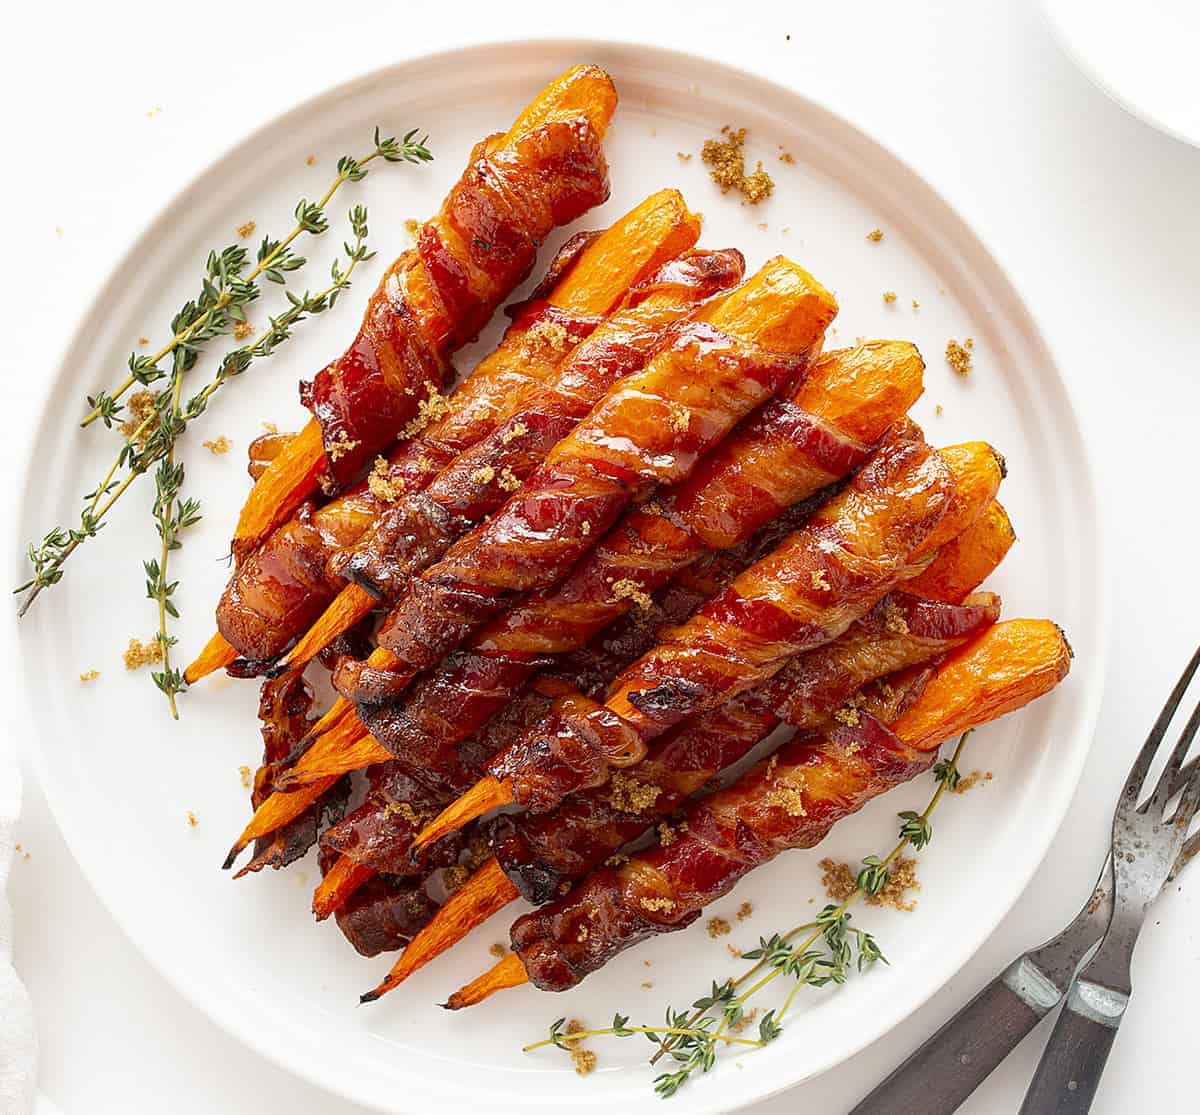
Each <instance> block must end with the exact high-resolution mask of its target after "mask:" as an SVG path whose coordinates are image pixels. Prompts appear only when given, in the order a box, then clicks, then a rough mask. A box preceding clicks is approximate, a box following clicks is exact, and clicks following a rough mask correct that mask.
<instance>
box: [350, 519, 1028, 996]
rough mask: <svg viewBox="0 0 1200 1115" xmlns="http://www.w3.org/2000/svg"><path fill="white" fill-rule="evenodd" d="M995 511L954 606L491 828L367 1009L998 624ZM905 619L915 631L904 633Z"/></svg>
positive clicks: (878, 620) (870, 626) (802, 670)
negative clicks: (488, 925)
mask: <svg viewBox="0 0 1200 1115" xmlns="http://www.w3.org/2000/svg"><path fill="white" fill-rule="evenodd" d="M992 509H995V510H996V511H997V512H998V514H993V513H992ZM992 509H989V511H988V512H987V513H985V514H984V515H982V516H981V517H980V518H979V519H978V520H977V521H976V522H975V523H973V524H972V525H971V526H970V527H968V528H967V529H966V530H965V531H964V532H963V534H962V535H960V536H959V539H956V541H960V540H961V544H960V545H957V546H954V547H951V546H950V545H949V544H948V545H946V546H943V547H942V549H941V550H939V552H938V556H937V558H936V559H935V560H934V563H933V564H932V565H931V566H930V567H929V569H928V570H927V571H926V573H927V574H935V575H936V577H937V580H938V582H939V584H940V585H941V588H942V591H943V594H944V595H945V600H944V601H941V602H934V601H931V600H929V599H925V598H919V597H916V596H914V595H913V594H911V593H910V592H908V591H907V590H908V589H910V588H911V587H912V583H911V582H909V583H906V584H905V585H904V587H903V590H898V591H896V592H894V593H891V594H890V595H889V596H887V597H885V598H884V599H883V600H882V601H880V602H879V604H877V605H876V606H875V608H873V609H872V611H871V612H869V613H868V614H867V615H866V616H864V617H863V618H862V619H860V620H858V621H857V622H856V623H854V624H853V625H852V626H851V627H850V628H849V629H848V630H847V631H846V632H844V633H843V634H842V636H841V637H840V638H838V639H835V640H834V641H833V642H832V643H827V644H825V645H824V646H821V647H817V648H815V649H814V650H811V651H809V652H807V653H806V654H802V655H799V656H798V657H797V658H795V659H793V660H792V661H791V662H790V663H788V665H787V666H785V667H784V669H783V670H781V671H780V673H778V674H776V675H775V677H773V678H771V679H770V680H769V681H767V682H766V683H765V684H764V685H762V686H760V687H759V688H758V689H756V690H751V691H750V692H749V693H746V694H743V695H742V697H740V698H735V699H734V700H733V701H731V702H729V703H727V704H726V705H723V706H722V707H721V708H719V709H717V710H716V711H715V712H712V713H708V714H706V715H704V716H700V717H697V718H696V719H694V720H691V721H687V722H685V723H684V724H683V725H680V726H679V727H677V728H675V729H673V730H672V731H670V732H668V733H667V734H666V735H664V736H662V737H661V738H660V739H658V740H656V741H655V743H654V744H653V745H652V746H651V749H650V751H649V752H648V753H647V755H646V758H645V759H643V760H642V762H640V763H638V764H637V765H636V766H634V767H632V768H631V769H630V770H629V772H628V775H627V776H622V777H621V778H619V779H618V780H616V781H613V782H610V783H609V784H606V785H605V786H600V787H596V788H594V789H591V790H587V791H584V792H583V793H580V794H576V795H573V796H572V797H570V798H568V799H567V800H566V801H565V802H563V804H562V805H560V806H559V807H558V808H557V809H556V810H554V811H553V812H551V813H525V814H518V815H514V814H502V815H500V816H499V817H497V818H496V819H495V820H494V821H493V822H492V823H491V825H490V828H491V834H492V844H493V848H494V850H495V855H494V857H493V858H492V859H491V860H490V861H488V862H487V863H485V864H483V865H482V866H481V867H480V868H479V870H478V871H476V872H475V874H474V875H472V876H471V878H469V879H468V880H467V881H466V882H465V883H463V885H462V886H461V887H460V888H459V889H458V890H457V891H456V892H455V894H454V895H453V896H451V898H450V899H449V900H448V901H447V903H446V905H445V906H444V907H443V909H442V910H439V912H438V913H437V914H436V915H434V917H433V919H432V920H431V921H430V923H429V924H428V926H426V927H425V928H424V929H422V930H421V932H420V933H419V934H417V936H416V937H414V938H413V940H412V942H411V943H410V945H409V946H408V947H407V948H406V950H405V952H404V955H403V956H401V958H400V959H399V960H398V961H397V962H396V964H395V966H394V967H393V968H392V970H391V972H389V973H388V976H387V978H386V979H385V980H384V981H383V982H382V983H381V984H380V985H379V986H378V987H377V988H376V989H375V990H374V991H373V992H371V993H369V995H368V996H367V998H368V999H374V998H378V997H379V996H380V995H383V994H386V992H388V991H390V990H392V989H393V988H394V987H396V986H398V985H399V984H400V983H402V982H403V981H404V980H405V979H407V978H408V976H410V975H411V974H412V973H413V972H415V971H416V970H417V969H418V968H421V967H423V966H424V965H425V964H427V963H429V961H430V960H432V959H433V958H434V957H436V956H439V955H440V954H441V953H442V952H444V951H446V950H447V949H449V948H450V947H452V946H453V945H454V944H455V943H457V942H458V941H459V940H461V939H462V937H464V936H465V935H466V934H467V933H468V932H470V930H471V929H473V928H474V927H475V926H476V925H478V924H480V923H481V922H482V921H483V920H484V919H485V918H486V917H490V916H491V914H492V913H494V912H495V911H496V910H498V909H500V908H501V907H502V906H504V905H506V904H507V903H509V902H511V901H514V900H515V899H516V898H517V897H519V896H524V897H525V898H526V899H528V900H529V901H531V902H535V903H542V902H546V901H549V900H550V899H551V898H555V897H557V896H559V895H560V894H561V893H562V889H563V887H564V886H566V885H569V884H570V883H571V882H572V881H574V880H575V879H577V878H579V877H580V876H582V875H584V874H585V873H586V872H588V871H590V870H592V869H593V868H595V867H599V866H600V865H601V864H602V863H603V862H604V861H605V860H606V859H607V858H609V857H610V856H611V855H612V854H613V853H615V852H617V851H619V849H620V848H622V847H623V846H624V845H626V844H628V843H631V842H632V841H634V840H636V839H638V838H639V837H640V836H641V835H642V834H643V833H644V832H645V831H646V830H647V829H649V828H651V827H652V826H653V824H654V823H655V822H656V821H657V820H658V819H659V818H660V817H662V816H665V815H667V814H669V813H672V812H673V811H674V810H675V809H677V808H678V807H679V806H680V804H682V803H683V801H684V800H685V799H686V798H687V797H689V796H691V795H692V794H694V793H696V792H697V791H699V790H700V789H702V788H703V787H704V786H705V784H706V783H707V782H708V781H709V780H710V779H711V778H712V777H713V776H714V775H716V774H718V773H719V772H720V771H721V770H722V769H724V768H725V767H727V766H729V765H731V764H732V763H735V762H737V761H738V760H739V759H740V758H742V757H743V756H744V755H746V754H747V753H748V752H749V751H750V750H751V749H752V748H754V747H756V746H757V745H758V744H759V743H761V742H762V741H763V740H764V739H765V738H766V737H767V736H768V735H769V734H770V733H771V732H772V731H774V730H775V728H776V727H778V725H779V723H780V721H781V720H782V721H784V722H785V723H790V724H792V725H794V726H797V727H800V728H803V729H806V730H814V729H817V728H819V727H824V726H827V725H828V724H830V723H832V717H833V716H834V714H835V713H836V712H837V711H838V710H841V709H850V708H853V704H854V694H856V693H858V691H859V690H860V689H861V688H862V687H863V686H865V685H867V684H869V683H870V682H872V681H875V680H877V679H879V678H882V677H885V676H887V675H888V674H891V673H894V672H896V671H898V670H901V669H903V668H906V667H911V666H915V665H920V664H923V663H927V662H932V661H934V660H936V659H937V658H939V657H940V656H941V655H943V654H945V653H946V652H948V651H950V650H952V649H954V648H955V647H957V646H960V645H962V644H963V643H965V642H967V641H968V640H969V639H971V638H973V637H975V636H977V635H978V634H980V632H982V631H983V630H984V629H986V628H987V627H988V626H990V625H991V624H992V623H994V622H995V621H996V619H997V618H998V616H999V601H998V599H997V598H996V597H994V596H993V595H991V594H989V593H981V594H977V595H975V596H970V595H969V594H971V593H972V592H973V591H974V589H975V588H977V587H978V585H979V583H980V582H981V581H982V580H983V579H984V578H985V577H986V576H987V575H988V574H989V573H990V572H991V571H992V570H993V569H994V568H995V567H996V565H998V564H999V562H1000V560H1001V559H1002V558H1003V557H1004V555H1005V554H1006V553H1007V551H1008V549H1009V548H1010V547H1011V545H1012V543H1013V541H1014V535H1013V532H1012V527H1011V524H1010V523H1009V521H1008V517H1007V516H1006V515H1005V514H1004V511H1003V508H1001V507H1000V505H999V504H993V505H992ZM922 576H923V577H924V576H925V574H922ZM963 600H966V603H965V604H959V603H958V602H959V601H963ZM898 616H901V617H904V616H907V617H909V619H911V620H912V622H911V623H909V622H908V620H906V621H905V623H904V624H903V625H900V624H899V623H897V622H896V619H897V617H898ZM792 685H794V686H795V689H792V688H791V686H792ZM781 696H782V698H783V700H782V701H781V700H780V697H781ZM343 823H344V822H343ZM331 831H332V830H331ZM409 845H411V837H409V838H408V840H407V841H406V846H409ZM435 847H439V845H435ZM347 870H351V869H350V868H348V869H347Z"/></svg>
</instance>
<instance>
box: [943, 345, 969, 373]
mask: <svg viewBox="0 0 1200 1115" xmlns="http://www.w3.org/2000/svg"><path fill="white" fill-rule="evenodd" d="M974 345H975V342H974V341H972V340H971V338H970V337H968V338H967V339H966V341H965V342H964V343H963V344H959V343H958V341H955V340H949V341H947V342H946V363H947V364H949V365H950V367H951V368H953V369H954V371H956V372H957V373H958V374H959V375H960V376H967V375H970V374H971V349H972V348H973V347H974Z"/></svg>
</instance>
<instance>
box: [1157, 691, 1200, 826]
mask: <svg viewBox="0 0 1200 1115" xmlns="http://www.w3.org/2000/svg"><path fill="white" fill-rule="evenodd" d="M1197 729H1200V704H1197V705H1196V707H1195V708H1194V709H1193V710H1192V715H1191V716H1190V717H1188V722H1187V724H1185V725H1184V728H1183V731H1182V733H1180V736H1179V740H1178V742H1176V744H1175V746H1174V748H1173V749H1172V750H1171V757H1170V759H1168V760H1167V765H1166V767H1165V768H1164V769H1163V772H1162V775H1161V776H1160V777H1159V780H1158V785H1157V786H1155V787H1154V795H1153V797H1152V798H1151V799H1150V800H1151V802H1152V803H1153V804H1152V808H1158V809H1159V810H1164V809H1166V807H1167V802H1168V801H1170V800H1171V797H1172V795H1173V794H1175V793H1176V792H1177V791H1178V787H1177V783H1178V781H1179V777H1178V776H1179V768H1180V767H1181V766H1183V760H1184V757H1185V756H1186V755H1187V753H1188V749H1189V748H1190V747H1191V746H1192V740H1194V739H1195V738H1196V731H1197Z"/></svg>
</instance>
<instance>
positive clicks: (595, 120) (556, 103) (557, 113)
mask: <svg viewBox="0 0 1200 1115" xmlns="http://www.w3.org/2000/svg"><path fill="white" fill-rule="evenodd" d="M616 110H617V90H616V87H615V86H614V85H613V80H612V78H611V77H609V76H608V74H606V73H605V72H604V71H603V70H602V69H601V68H600V67H599V66H591V65H586V64H585V65H582V66H574V67H572V68H571V69H569V70H568V71H567V72H566V73H565V74H562V75H561V76H559V77H556V78H555V79H554V80H553V81H552V82H550V84H549V85H547V86H546V87H545V88H544V89H543V90H542V91H541V92H540V93H539V94H538V95H537V97H535V98H534V99H533V100H532V101H531V102H530V103H529V105H528V106H527V107H526V108H525V110H524V111H523V112H522V113H521V115H520V116H518V117H517V118H516V120H514V121H513V126H512V127H511V128H509V129H508V132H507V134H506V135H505V137H504V141H505V142H507V143H513V142H515V141H516V140H517V139H519V138H520V137H521V136H522V135H524V134H525V133H526V132H530V131H532V130H533V129H534V128H537V127H540V126H541V125H542V124H545V123H546V122H547V121H548V120H570V119H572V118H574V117H579V116H584V117H586V118H587V121H588V123H589V124H591V126H592V128H593V129H594V131H595V132H596V134H597V135H598V136H599V137H600V138H601V139H603V138H604V133H605V131H606V130H607V129H608V123H609V121H610V120H611V119H612V115H613V113H614V112H616Z"/></svg>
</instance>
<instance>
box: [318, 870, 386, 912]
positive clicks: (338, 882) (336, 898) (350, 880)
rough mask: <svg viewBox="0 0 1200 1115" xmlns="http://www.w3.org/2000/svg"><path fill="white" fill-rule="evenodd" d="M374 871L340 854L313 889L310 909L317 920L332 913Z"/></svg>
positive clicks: (372, 874)
mask: <svg viewBox="0 0 1200 1115" xmlns="http://www.w3.org/2000/svg"><path fill="white" fill-rule="evenodd" d="M374 874H375V871H374V870H373V869H372V868H370V867H366V866H364V865H363V864H361V863H357V862H355V861H354V860H352V859H350V858H349V857H348V856H342V857H341V858H340V859H338V860H337V861H336V862H335V863H334V865H333V866H332V867H331V868H330V869H329V872H328V873H327V874H326V876H325V878H324V879H322V880H321V885H320V886H319V887H317V889H316V890H315V891H313V902H312V911H313V914H314V915H315V916H316V919H317V921H324V920H325V919H326V918H327V917H329V915H330V914H332V913H334V912H335V911H336V910H337V909H338V908H339V907H340V906H341V905H342V903H343V902H345V901H346V899H347V898H349V897H350V896H351V895H352V894H353V893H354V892H355V891H356V890H358V888H359V887H361V886H362V885H363V883H365V882H366V881H367V880H368V879H370V878H371V877H372V876H374Z"/></svg>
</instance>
